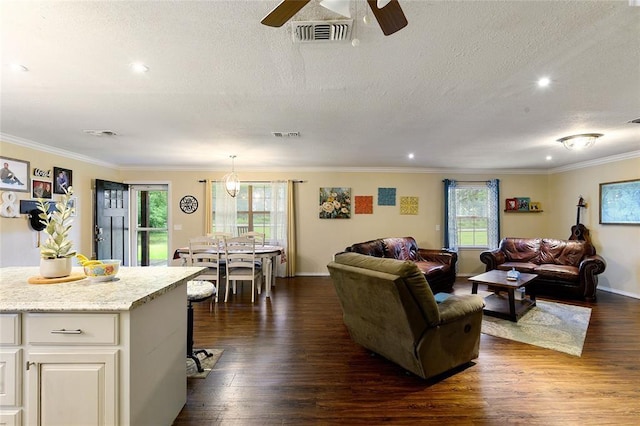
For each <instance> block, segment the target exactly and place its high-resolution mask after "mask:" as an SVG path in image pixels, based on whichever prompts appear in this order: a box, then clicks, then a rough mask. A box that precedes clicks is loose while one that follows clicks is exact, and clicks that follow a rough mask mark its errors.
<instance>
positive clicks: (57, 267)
mask: <svg viewBox="0 0 640 426" xmlns="http://www.w3.org/2000/svg"><path fill="white" fill-rule="evenodd" d="M72 195H73V188H72V187H69V188H68V189H65V192H64V195H63V196H62V198H61V199H60V201H58V202H57V203H56V204H55V209H54V210H53V211H51V212H50V211H49V204H50V201H45V200H43V199H42V198H39V199H38V201H37V207H38V210H39V211H40V213H39V214H38V217H39V218H40V223H41V224H42V225H44V227H45V228H44V232H45V233H46V234H47V239H46V240H45V241H44V243H42V244H40V258H41V259H40V275H42V276H43V277H44V278H59V277H66V276H68V275H70V274H71V266H72V264H71V260H72V258H73V256H75V254H76V252H75V250H73V243H72V242H71V240H69V231H70V230H71V222H72V221H73V219H72V217H71V214H72V213H73V207H72V206H71V204H70V203H69V201H70V200H71V196H72Z"/></svg>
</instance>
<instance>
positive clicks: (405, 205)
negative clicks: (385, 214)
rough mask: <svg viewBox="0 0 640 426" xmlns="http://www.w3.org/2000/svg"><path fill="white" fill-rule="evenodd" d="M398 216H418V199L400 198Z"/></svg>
mask: <svg viewBox="0 0 640 426" xmlns="http://www.w3.org/2000/svg"><path fill="white" fill-rule="evenodd" d="M400 214H403V215H407V214H409V215H416V214H418V197H400Z"/></svg>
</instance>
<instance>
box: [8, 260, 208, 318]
mask: <svg viewBox="0 0 640 426" xmlns="http://www.w3.org/2000/svg"><path fill="white" fill-rule="evenodd" d="M204 269H206V268H201V267H174V266H172V267H162V266H160V267H155V266H154V267H149V266H136V267H127V266H122V267H120V271H119V272H118V275H117V277H116V279H115V280H113V281H104V282H92V281H90V280H89V279H88V278H84V279H82V280H78V281H72V282H68V283H60V284H29V283H28V282H27V279H28V278H29V277H32V276H38V275H40V268H39V267H37V266H33V267H19V266H16V267H7V268H0V312H22V311H24V312H27V311H28V312H38V311H41V312H43V311H47V312H50V311H128V310H131V309H134V308H136V307H137V306H140V305H142V304H144V303H146V302H148V301H150V300H153V299H154V298H156V297H158V296H161V295H163V294H165V293H167V292H168V291H170V290H172V289H174V288H176V287H177V286H179V285H180V284H182V283H184V282H187V281H189V280H191V279H193V278H194V277H195V276H197V275H199V274H200V273H201V272H202V271H203V270H204ZM73 271H74V272H82V268H79V267H76V268H73ZM186 303H187V302H186V295H185V304H186Z"/></svg>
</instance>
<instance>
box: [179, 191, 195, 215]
mask: <svg viewBox="0 0 640 426" xmlns="http://www.w3.org/2000/svg"><path fill="white" fill-rule="evenodd" d="M180 210H182V211H183V212H184V213H186V214H191V213H194V212H195V211H196V210H198V200H197V199H196V197H194V196H193V195H185V196H184V197H182V198H181V199H180Z"/></svg>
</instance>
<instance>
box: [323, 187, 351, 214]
mask: <svg viewBox="0 0 640 426" xmlns="http://www.w3.org/2000/svg"><path fill="white" fill-rule="evenodd" d="M350 217H351V188H320V219H349V218H350Z"/></svg>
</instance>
